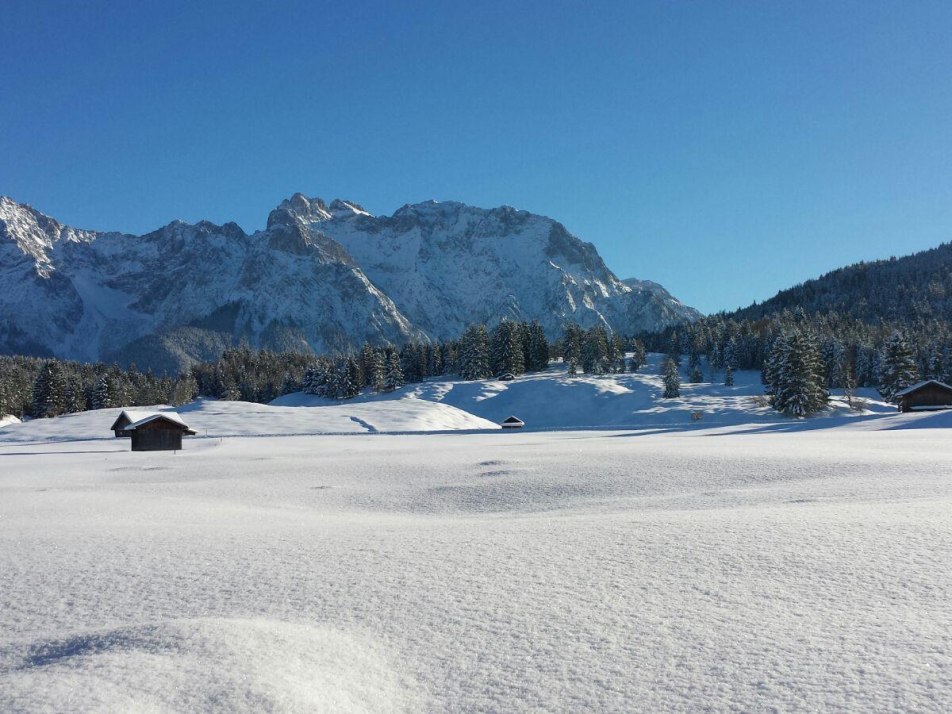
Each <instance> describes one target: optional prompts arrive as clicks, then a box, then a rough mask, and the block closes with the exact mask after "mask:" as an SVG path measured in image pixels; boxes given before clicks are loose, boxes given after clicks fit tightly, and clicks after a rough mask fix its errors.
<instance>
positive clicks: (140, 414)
mask: <svg viewBox="0 0 952 714" xmlns="http://www.w3.org/2000/svg"><path fill="white" fill-rule="evenodd" d="M158 413H159V412H145V411H139V410H136V409H123V410H122V411H121V412H119V416H117V417H116V420H115V421H114V422H113V423H112V427H111V428H112V429H119V428H120V426H119V420H120V419H122V417H123V416H125V418H126V420H127V422H128V423H129V424H134V423H135V422H137V421H142V420H143V419H145V418H146V417H150V416H152V415H153V414H158ZM121 428H123V429H125V428H127V427H121Z"/></svg>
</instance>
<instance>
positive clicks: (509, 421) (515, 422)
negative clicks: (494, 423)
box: [501, 416, 526, 429]
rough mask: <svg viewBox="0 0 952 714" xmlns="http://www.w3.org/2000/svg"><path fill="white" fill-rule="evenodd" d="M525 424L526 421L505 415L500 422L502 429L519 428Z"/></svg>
mask: <svg viewBox="0 0 952 714" xmlns="http://www.w3.org/2000/svg"><path fill="white" fill-rule="evenodd" d="M525 425H526V423H525V422H524V421H522V419H520V418H519V417H514V416H511V417H506V418H505V419H503V421H502V424H501V426H502V428H503V429H521V428H522V427H524V426H525Z"/></svg>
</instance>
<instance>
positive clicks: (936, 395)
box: [896, 379, 952, 412]
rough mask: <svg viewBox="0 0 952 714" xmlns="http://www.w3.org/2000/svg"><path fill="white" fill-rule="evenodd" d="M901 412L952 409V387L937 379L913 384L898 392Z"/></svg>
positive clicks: (897, 397)
mask: <svg viewBox="0 0 952 714" xmlns="http://www.w3.org/2000/svg"><path fill="white" fill-rule="evenodd" d="M896 399H897V400H898V401H899V411H901V412H925V411H934V410H936V409H952V387H950V386H949V385H948V384H943V383H942V382H939V381H938V380H935V379H929V380H926V381H925V382H919V383H918V384H913V385H912V386H911V387H906V388H905V389H903V390H902V391H901V392H896Z"/></svg>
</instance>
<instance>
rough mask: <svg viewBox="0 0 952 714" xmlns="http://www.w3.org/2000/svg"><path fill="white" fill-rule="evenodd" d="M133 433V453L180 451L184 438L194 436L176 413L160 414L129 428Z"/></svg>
mask: <svg viewBox="0 0 952 714" xmlns="http://www.w3.org/2000/svg"><path fill="white" fill-rule="evenodd" d="M128 430H129V431H131V432H132V450H133V451H180V450H181V448H182V437H183V436H186V435H188V436H193V435H194V434H195V432H194V431H193V430H192V429H189V428H188V424H186V423H185V422H184V421H182V417H180V416H179V415H178V414H176V413H175V412H159V413H158V414H152V415H151V416H148V417H146V418H145V419H142V420H141V421H137V422H135V423H134V424H130V425H129V426H128Z"/></svg>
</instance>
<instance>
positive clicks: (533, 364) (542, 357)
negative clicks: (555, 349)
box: [526, 321, 549, 372]
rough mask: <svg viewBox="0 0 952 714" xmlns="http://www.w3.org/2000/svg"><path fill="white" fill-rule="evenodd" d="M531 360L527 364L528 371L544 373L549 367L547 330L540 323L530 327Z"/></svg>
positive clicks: (535, 322)
mask: <svg viewBox="0 0 952 714" xmlns="http://www.w3.org/2000/svg"><path fill="white" fill-rule="evenodd" d="M528 335H529V360H528V362H526V371H528V372H542V371H544V370H546V369H548V367H549V341H548V340H547V339H546V336H545V330H544V329H543V328H542V325H541V324H539V322H538V321H534V322H533V323H532V324H531V325H529V329H528Z"/></svg>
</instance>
